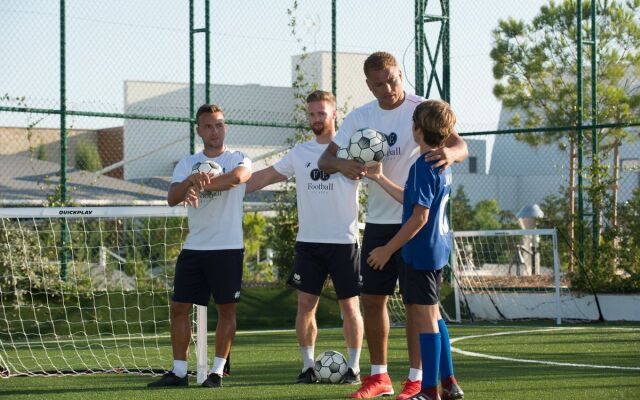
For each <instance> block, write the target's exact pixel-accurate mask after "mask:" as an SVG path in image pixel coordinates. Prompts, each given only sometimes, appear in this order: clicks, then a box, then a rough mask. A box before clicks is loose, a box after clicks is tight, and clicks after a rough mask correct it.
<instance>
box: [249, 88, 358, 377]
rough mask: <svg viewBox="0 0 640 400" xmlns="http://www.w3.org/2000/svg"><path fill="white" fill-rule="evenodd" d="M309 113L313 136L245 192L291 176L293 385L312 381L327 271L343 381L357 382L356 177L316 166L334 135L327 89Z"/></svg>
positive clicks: (311, 99) (312, 100) (312, 98)
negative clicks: (344, 356)
mask: <svg viewBox="0 0 640 400" xmlns="http://www.w3.org/2000/svg"><path fill="white" fill-rule="evenodd" d="M307 116H308V119H309V125H310V127H311V130H312V131H313V133H314V134H315V138H313V139H311V140H309V141H307V142H304V143H301V144H297V145H296V146H295V147H294V148H293V149H292V150H291V151H289V152H288V153H287V154H286V155H285V156H284V157H283V158H282V159H281V160H280V161H278V162H277V163H276V164H274V165H273V166H271V167H268V168H265V169H263V170H260V171H258V172H256V173H255V174H253V176H252V177H251V179H250V180H249V182H247V193H250V192H253V191H255V190H259V189H261V188H263V187H265V186H267V185H271V184H273V183H276V182H281V181H284V180H286V179H288V178H291V177H295V180H296V194H297V205H298V236H297V240H296V248H295V260H294V266H293V270H292V272H291V275H290V276H289V280H288V283H289V285H291V286H292V287H294V288H296V289H297V291H298V312H297V315H296V335H297V337H298V344H299V346H300V354H301V356H302V363H303V367H302V372H301V373H300V375H298V378H297V380H296V383H313V382H315V381H316V378H315V376H314V374H313V365H314V346H315V341H316V336H317V333H318V328H317V326H316V318H315V313H316V309H317V307H318V302H319V300H320V293H321V292H322V287H323V285H324V282H325V280H326V279H327V275H331V280H332V281H333V286H334V287H335V290H336V295H337V297H338V303H339V305H340V311H341V312H342V317H343V328H344V336H345V341H346V343H347V351H348V354H349V357H348V369H347V373H346V375H345V377H344V380H343V382H344V383H346V384H353V385H355V384H359V383H360V362H359V359H360V350H361V348H362V335H363V322H362V316H361V314H360V305H359V301H358V294H359V293H360V288H359V275H360V257H359V253H358V244H357V240H356V238H357V236H358V226H357V217H358V183H359V182H358V181H356V180H351V179H347V178H345V177H344V176H343V175H341V174H333V175H329V174H327V173H325V172H322V171H321V170H319V169H318V166H317V163H318V157H320V155H321V154H322V152H323V151H324V150H325V149H326V147H327V146H328V145H329V143H331V140H332V139H333V138H334V136H335V120H336V101H335V98H334V97H333V95H332V94H331V93H329V92H324V91H320V90H317V91H314V92H312V93H311V94H309V96H307Z"/></svg>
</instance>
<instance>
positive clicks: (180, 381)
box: [147, 371, 189, 388]
mask: <svg viewBox="0 0 640 400" xmlns="http://www.w3.org/2000/svg"><path fill="white" fill-rule="evenodd" d="M188 385H189V380H188V379H187V375H185V376H184V378H180V377H178V376H177V375H176V374H174V373H173V371H169V372H167V373H166V374H164V375H162V378H160V379H158V380H157V381H155V382H151V383H149V384H148V385H147V387H150V388H158V387H166V386H188Z"/></svg>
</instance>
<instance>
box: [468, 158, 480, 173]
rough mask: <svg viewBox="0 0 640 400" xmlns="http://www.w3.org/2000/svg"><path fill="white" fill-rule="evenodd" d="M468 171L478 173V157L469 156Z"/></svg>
mask: <svg viewBox="0 0 640 400" xmlns="http://www.w3.org/2000/svg"><path fill="white" fill-rule="evenodd" d="M469 173H470V174H477V173H478V157H469Z"/></svg>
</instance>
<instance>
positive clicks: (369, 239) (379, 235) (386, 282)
mask: <svg viewBox="0 0 640 400" xmlns="http://www.w3.org/2000/svg"><path fill="white" fill-rule="evenodd" d="M401 226H402V225H401V224H371V223H367V224H366V225H365V227H364V237H363V240H362V253H361V259H360V265H361V269H360V273H361V274H362V287H361V289H360V291H361V292H362V293H363V294H375V295H387V296H390V295H392V294H393V293H394V292H395V289H396V284H397V282H398V276H399V273H400V271H401V270H402V269H403V268H405V264H404V260H403V259H402V255H401V254H400V250H398V251H396V252H395V253H393V255H392V256H391V258H390V259H389V261H387V264H386V265H385V266H384V268H382V269H380V270H376V269H373V268H371V266H369V264H367V257H369V253H370V252H371V251H372V250H373V249H375V248H376V247H380V246H384V245H385V244H387V243H388V242H389V240H391V239H392V238H393V237H394V236H395V234H396V233H398V231H399V230H400V227H401ZM402 284H403V283H402V281H400V290H402Z"/></svg>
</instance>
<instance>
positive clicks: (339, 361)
mask: <svg viewBox="0 0 640 400" xmlns="http://www.w3.org/2000/svg"><path fill="white" fill-rule="evenodd" d="M347 369H348V366H347V360H346V359H345V358H344V356H343V355H342V354H340V353H338V352H337V351H333V350H329V351H325V352H323V353H320V355H319V356H318V357H316V362H315V364H314V366H313V373H314V374H315V376H316V378H317V379H318V382H320V383H340V382H342V380H343V379H344V375H345V374H346V373H347Z"/></svg>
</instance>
